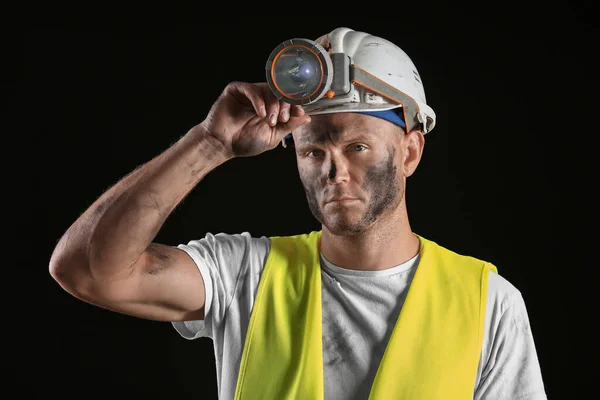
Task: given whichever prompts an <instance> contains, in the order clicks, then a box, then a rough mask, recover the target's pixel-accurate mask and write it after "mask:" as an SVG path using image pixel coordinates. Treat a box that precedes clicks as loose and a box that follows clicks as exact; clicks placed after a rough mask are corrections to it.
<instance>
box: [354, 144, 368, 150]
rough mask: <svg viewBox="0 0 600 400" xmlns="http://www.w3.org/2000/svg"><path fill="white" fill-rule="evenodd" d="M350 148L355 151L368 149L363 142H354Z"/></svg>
mask: <svg viewBox="0 0 600 400" xmlns="http://www.w3.org/2000/svg"><path fill="white" fill-rule="evenodd" d="M350 148H351V149H352V150H354V151H363V150H365V149H366V147H365V146H364V145H362V144H354V145H352V146H351V147H350Z"/></svg>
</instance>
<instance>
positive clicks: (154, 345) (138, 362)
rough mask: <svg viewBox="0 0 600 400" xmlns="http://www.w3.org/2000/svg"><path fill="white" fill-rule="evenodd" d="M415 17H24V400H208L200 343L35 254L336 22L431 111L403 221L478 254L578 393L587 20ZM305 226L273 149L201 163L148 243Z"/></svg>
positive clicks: (586, 292) (585, 262)
mask: <svg viewBox="0 0 600 400" xmlns="http://www.w3.org/2000/svg"><path fill="white" fill-rule="evenodd" d="M423 8H424V10H423V15H419V14H411V15H403V16H402V18H393V16H390V15H384V14H385V13H384V12H383V11H385V8H384V7H382V9H381V10H380V11H382V12H381V13H380V15H379V17H365V16H361V15H360V13H357V14H355V15H354V16H351V17H349V16H340V15H335V13H327V15H326V16H325V15H323V16H319V17H316V16H315V17H309V16H298V17H290V16H289V15H288V16H287V17H285V18H284V17H262V18H258V17H245V16H241V15H238V16H235V17H229V18H225V17H223V18H214V19H213V18H210V17H205V18H201V19H200V18H199V19H198V21H196V22H194V23H163V24H150V23H148V24H144V23H140V24H132V23H121V24H117V25H110V26H109V25H101V24H93V25H85V24H81V25H78V26H69V27H66V26H61V25H60V24H56V25H52V24H46V25H43V26H40V25H35V24H32V25H27V26H26V27H27V28H28V29H25V31H24V35H23V38H24V41H23V49H24V52H23V56H24V58H23V60H24V64H23V70H22V72H23V73H22V75H18V77H19V78H22V79H19V80H18V84H19V85H18V88H19V98H20V99H21V100H23V104H24V105H25V112H24V116H23V117H22V120H21V121H20V124H19V128H20V129H18V130H16V131H15V135H14V136H18V137H17V139H18V143H19V144H18V147H17V149H18V151H19V152H22V156H21V157H20V162H18V163H16V164H12V167H9V169H8V171H7V172H8V174H11V175H15V174H16V175H17V176H18V177H21V178H17V183H16V185H15V186H13V188H15V190H16V191H17V192H18V194H19V195H18V196H11V198H12V199H13V200H14V199H16V200H17V205H16V207H15V208H14V209H13V210H14V212H13V211H9V213H10V214H12V215H10V216H9V217H13V218H16V219H17V222H18V224H17V228H16V229H15V230H14V231H11V232H10V236H11V237H10V238H9V243H10V246H11V248H10V253H11V254H16V255H17V259H16V260H15V262H12V263H10V265H8V266H7V267H6V268H7V269H9V270H11V271H12V272H15V271H16V272H17V273H18V274H17V276H18V277H19V278H18V279H17V280H15V281H12V280H8V281H7V282H5V285H6V287H7V290H5V291H4V292H5V293H9V294H10V296H9V300H8V301H7V302H6V309H8V310H9V313H8V314H6V319H5V334H7V335H8V340H5V341H4V342H5V345H6V355H7V357H5V358H4V360H5V361H4V366H3V368H5V370H6V371H7V372H8V374H5V376H8V381H7V382H8V383H9V387H10V386H13V385H14V386H16V389H17V393H20V394H19V395H18V396H16V397H14V398H34V397H35V398H37V397H40V398H41V397H42V396H43V397H46V396H54V395H56V396H60V398H63V399H64V398H104V397H116V398H142V397H143V398H165V397H166V398H178V397H181V396H186V397H187V398H202V399H211V398H216V395H215V393H216V374H215V368H214V356H213V353H212V342H211V341H210V340H209V339H200V340H196V341H186V340H185V339H183V338H181V337H180V336H179V335H178V334H177V333H176V332H175V331H174V329H173V328H172V327H171V325H170V324H169V323H162V322H153V321H146V320H142V319H136V318H132V317H128V316H124V315H121V314H117V313H113V312H110V311H107V310H104V309H101V308H97V307H94V306H91V305H88V304H86V303H83V302H81V301H79V300H77V299H75V298H74V297H71V296H70V295H69V294H67V293H66V292H64V291H63V290H62V289H61V288H60V287H59V286H58V284H56V282H54V281H53V280H52V278H51V277H50V275H49V274H48V261H49V258H50V254H51V252H52V250H53V248H54V246H55V244H56V242H57V240H58V239H59V238H60V236H61V235H62V234H63V232H64V231H65V230H66V229H67V228H68V227H69V225H70V224H71V223H72V222H73V221H74V220H75V219H76V218H77V217H78V216H79V215H80V214H81V213H82V212H83V211H84V210H85V208H86V207H87V206H89V205H90V204H91V202H93V201H94V200H95V199H96V198H97V197H98V196H99V195H100V194H101V193H102V192H103V191H104V190H105V189H107V188H108V187H109V186H110V185H112V184H114V183H115V182H116V181H117V180H118V179H119V178H121V177H122V176H123V175H125V174H126V173H128V172H130V171H131V170H132V169H133V168H135V167H136V166H138V165H140V164H142V163H144V162H146V161H148V160H149V159H150V158H152V157H153V156H155V155H156V154H158V153H159V152H161V151H163V150H165V149H166V148H167V147H168V146H169V145H170V144H172V143H174V142H175V141H176V140H177V139H178V138H179V137H180V136H181V135H183V134H184V133H185V132H186V131H187V130H188V129H189V128H191V127H192V126H193V125H195V124H197V123H199V122H200V121H202V119H203V118H204V116H205V115H206V113H207V111H208V109H209V107H210V106H211V104H212V102H213V101H214V100H215V99H216V98H217V96H218V95H219V94H220V92H221V90H222V89H223V87H224V86H225V85H226V84H227V83H228V82H230V81H232V80H241V81H262V80H264V65H265V61H266V59H267V57H268V55H269V53H270V51H271V50H272V49H273V48H274V47H276V46H277V45H278V44H279V43H280V42H282V41H283V40H285V39H288V38H293V37H305V38H310V39H315V38H317V37H319V36H320V35H322V34H323V33H327V32H329V31H330V30H332V29H333V28H335V27H338V26H347V27H350V28H353V29H355V30H363V31H366V32H369V33H372V34H375V35H378V36H382V37H385V38H387V39H390V40H392V41H393V42H395V43H396V44H398V45H399V46H400V47H401V48H403V49H404V50H405V51H406V52H407V53H408V54H409V56H410V57H411V58H412V60H413V61H414V62H415V64H416V66H417V68H418V69H419V72H420V75H421V77H422V79H423V82H424V85H425V90H426V94H427V100H428V103H429V104H430V105H431V106H432V107H433V109H434V110H435V111H436V114H437V126H436V128H435V129H434V130H433V131H432V132H431V133H430V134H428V135H427V136H426V146H425V151H424V154H423V158H422V161H421V164H420V166H419V168H418V169H417V172H416V173H415V174H414V175H413V176H412V177H411V178H409V180H408V184H407V185H408V186H407V204H408V210H409V216H410V220H411V224H412V227H413V230H414V231H415V232H417V233H419V234H421V235H423V236H424V237H427V238H429V239H431V240H434V241H437V242H438V243H440V244H443V245H444V246H446V247H449V248H451V249H453V250H455V251H457V252H460V253H465V254H469V255H472V256H475V257H478V258H482V259H485V260H488V261H491V262H493V263H494V264H495V265H496V266H497V267H498V270H499V273H500V274H501V275H503V276H504V277H505V278H506V279H508V280H509V281H510V282H511V283H513V284H514V285H515V286H516V287H517V288H518V289H519V290H520V291H521V292H522V294H523V297H524V299H525V302H526V305H527V308H528V312H529V315H530V320H531V326H532V330H533V334H534V338H535V343H536V346H537V350H538V355H539V359H540V363H541V366H542V374H543V377H544V381H545V385H546V389H547V394H548V397H549V398H551V399H575V398H577V399H587V398H590V396H591V392H589V393H586V391H585V390H586V389H585V386H586V385H587V384H590V383H591V381H590V378H588V377H586V375H585V370H586V368H581V367H582V364H583V363H584V362H585V361H586V360H587V357H589V356H590V354H591V349H590V347H591V345H592V344H593V342H594V341H595V339H594V338H595V336H596V335H595V333H594V331H593V329H594V328H593V326H594V325H593V322H594V319H595V317H594V316H593V315H594V314H593V311H588V310H586V308H587V307H589V306H590V304H592V294H593V284H594V280H593V279H594V275H593V269H594V268H595V267H596V266H597V262H595V260H594V259H593V258H589V257H587V255H586V250H587V249H589V248H584V242H585V241H584V238H586V237H587V238H590V237H591V238H593V236H592V234H593V231H594V227H595V225H594V224H593V223H592V222H591V215H590V214H589V213H588V211H587V210H589V209H591V207H590V208H589V209H588V208H587V207H588V206H590V205H592V203H593V201H592V200H591V198H592V197H591V196H592V193H593V190H592V189H593V188H594V186H595V185H596V183H597V180H596V179H595V178H587V179H585V180H584V178H583V176H584V174H585V173H587V172H589V171H591V170H592V165H593V164H594V155H593V146H594V143H595V141H594V136H595V134H596V130H597V129H596V127H595V117H596V116H595V115H594V114H593V112H591V113H590V112H589V111H587V108H586V107H589V106H590V105H591V104H592V103H591V102H594V101H596V99H595V97H596V96H593V95H592V93H593V91H592V85H593V84H595V80H596V78H595V75H594V74H596V73H597V70H596V69H594V68H593V67H592V63H591V58H592V56H593V53H594V52H595V51H597V49H595V48H594V46H596V45H597V42H596V39H594V35H595V34H596V33H597V31H596V29H595V27H593V26H592V22H591V21H592V18H591V16H590V14H589V13H588V10H587V9H586V8H578V7H576V6H573V5H566V4H565V5H561V6H553V8H549V7H548V8H546V9H536V10H532V11H526V10H524V9H518V8H515V9H510V10H508V9H504V10H489V11H486V12H483V9H482V10H481V11H479V12H474V11H473V12H470V13H469V12H465V11H462V10H459V9H455V8H450V7H448V9H444V10H443V12H439V13H438V14H437V15H436V16H431V15H430V14H427V13H426V11H427V10H425V9H426V8H427V5H426V4H424V5H423ZM439 11H442V10H439ZM394 13H395V14H396V15H400V14H401V12H399V11H397V12H396V11H395V12H394ZM138 22H139V21H138ZM594 22H595V21H594ZM24 127H25V128H26V129H23V128H24ZM11 149H14V148H13V147H10V148H6V149H5V151H6V153H7V154H6V158H8V157H9V156H11V154H9V153H11V152H12V151H13V150H11ZM318 228H319V226H318V225H317V224H316V222H315V221H314V219H313V217H312V215H311V214H310V212H309V210H308V207H307V205H306V199H305V197H304V192H303V189H302V187H301V185H300V181H299V179H298V175H297V170H296V165H295V158H294V154H293V153H292V152H291V151H290V150H289V149H283V148H281V147H278V148H276V149H275V150H273V151H271V152H268V153H265V154H262V155H260V156H258V157H253V158H244V159H235V160H232V161H230V162H228V163H226V164H224V165H222V166H221V167H219V168H218V169H216V170H214V171H213V172H211V173H210V174H209V175H208V176H207V177H206V178H205V179H204V181H203V182H201V183H200V185H199V186H197V187H196V188H195V189H194V190H193V191H192V193H191V194H190V195H189V196H188V197H187V198H186V199H185V201H184V202H183V203H182V204H181V205H180V206H179V207H178V208H177V209H176V210H175V211H174V212H173V214H172V215H171V216H170V217H169V219H168V220H167V222H166V224H165V225H164V227H163V229H162V230H161V231H160V233H159V234H158V236H157V238H156V241H158V242H162V243H165V244H179V243H185V242H187V241H189V240H191V239H197V238H201V237H203V236H204V235H205V233H206V232H212V233H216V232H228V233H236V232H242V231H249V232H251V233H252V234H253V235H257V236H258V235H267V236H269V235H286V234H296V233H301V232H307V231H310V230H313V229H318ZM590 229H591V232H592V233H588V231H589V230H590ZM588 285H589V286H588ZM13 314H15V315H13ZM594 365H595V364H593V363H592V364H591V365H590V368H592V369H593V368H595V367H594ZM578 370H581V372H576V371H578Z"/></svg>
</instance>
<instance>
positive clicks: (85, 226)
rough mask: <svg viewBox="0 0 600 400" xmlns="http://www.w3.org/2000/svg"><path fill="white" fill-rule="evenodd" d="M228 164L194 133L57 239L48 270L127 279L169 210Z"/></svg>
mask: <svg viewBox="0 0 600 400" xmlns="http://www.w3.org/2000/svg"><path fill="white" fill-rule="evenodd" d="M227 159H228V157H226V156H225V155H224V151H223V150H222V147H221V146H220V144H219V143H218V142H216V141H214V140H211V139H210V138H209V137H207V136H206V135H203V133H202V132H201V131H200V128H199V127H196V128H193V129H192V130H190V131H189V132H188V133H187V134H186V135H185V136H183V137H182V138H181V139H180V140H179V141H177V142H176V143H175V144H173V145H172V146H171V147H169V148H168V149H167V150H166V151H164V152H163V153H162V154H160V155H158V156H157V157H155V158H154V159H152V160H150V161H149V162H147V163H146V164H143V165H142V166H140V167H138V168H137V169H136V170H135V171H133V172H132V173H130V174H129V175H128V176H126V177H125V178H123V179H121V180H120V181H119V182H117V183H116V184H115V185H114V186H113V187H111V188H110V189H109V190H107V191H106V192H105V193H103V194H102V195H101V196H100V197H99V198H98V199H97V200H96V201H95V202H94V203H93V204H92V205H91V206H90V207H89V208H88V209H87V210H86V211H85V212H84V213H83V214H82V215H81V216H80V217H79V218H78V219H77V220H76V221H75V222H74V223H73V225H72V226H71V227H70V228H69V229H68V230H67V232H66V233H65V234H64V236H63V237H62V238H61V240H60V241H59V243H58V245H57V246H56V249H55V251H54V253H53V255H52V259H51V269H53V268H54V269H59V268H67V266H70V265H72V264H78V265H81V264H82V263H85V264H86V266H87V268H88V270H89V272H90V273H91V275H92V277H94V278H98V279H104V278H110V277H115V276H119V275H121V274H126V273H127V271H128V269H129V268H130V267H131V266H133V265H134V263H135V262H136V260H137V259H138V258H139V257H140V255H141V254H142V253H143V252H144V250H145V249H146V248H147V247H148V245H149V244H150V243H151V242H152V240H153V239H154V237H155V236H156V234H157V233H158V231H159V229H160V228H161V226H162V225H163V223H164V222H165V220H166V219H167V217H168V216H169V214H170V213H171V212H172V211H173V209H174V208H175V207H176V206H177V205H178V204H179V203H180V202H181V201H182V200H183V198H185V196H186V195H187V194H188V193H189V192H190V191H191V190H192V189H193V187H194V186H195V185H196V184H197V183H198V182H199V181H200V180H201V179H202V178H203V177H204V176H206V174H207V173H209V172H210V171H211V170H213V169H214V168H216V167H217V166H218V165H220V164H222V163H223V162H225V161H227ZM74 260H76V261H74Z"/></svg>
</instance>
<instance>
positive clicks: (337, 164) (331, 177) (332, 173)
mask: <svg viewBox="0 0 600 400" xmlns="http://www.w3.org/2000/svg"><path fill="white" fill-rule="evenodd" d="M326 168H327V183H329V184H333V185H335V184H339V183H342V182H347V181H348V180H349V178H350V174H349V173H348V164H347V163H346V162H344V161H343V160H341V159H339V158H338V159H334V158H331V159H330V160H329V162H328V163H326Z"/></svg>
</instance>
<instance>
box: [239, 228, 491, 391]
mask: <svg viewBox="0 0 600 400" xmlns="http://www.w3.org/2000/svg"><path fill="white" fill-rule="evenodd" d="M320 237H321V231H313V232H311V233H309V234H302V235H296V236H275V237H272V238H271V249H270V251H269V255H268V257H267V261H266V264H265V267H264V270H263V274H262V277H261V279H260V282H259V285H258V291H257V294H256V298H255V301H254V307H253V309H252V315H251V317H250V322H249V325H248V332H247V334H246V342H245V345H244V350H243V353H242V359H241V364H240V370H239V375H238V381H237V388H236V394H235V399H237V400H292V399H293V400H313V399H314V400H322V399H323V396H324V394H323V350H322V319H321V315H322V314H321V264H320V256H319V254H320V251H319V249H320ZM419 239H420V241H421V249H420V254H421V259H420V262H419V265H418V267H417V271H416V272H415V276H414V278H413V281H412V283H411V285H410V287H409V290H408V294H407V297H406V300H405V303H404V306H403V307H402V310H401V312H400V315H399V316H398V319H397V321H396V325H395V328H394V330H393V332H392V334H391V337H390V339H389V342H388V344H387V348H386V350H385V352H384V354H383V358H382V360H381V362H380V365H379V369H378V371H377V374H376V376H375V380H374V382H373V386H372V388H371V393H370V397H369V398H370V399H373V400H390V399H402V400H467V399H472V398H473V389H474V385H475V378H476V374H477V365H478V362H479V357H480V354H481V347H482V343H483V335H484V324H485V310H486V299H487V281H488V275H489V271H490V270H493V271H494V272H496V273H497V272H498V270H497V268H496V267H495V266H494V265H492V264H490V263H488V262H485V261H481V260H478V259H476V258H473V257H469V256H463V255H459V254H456V253H454V252H452V251H450V250H448V249H445V248H444V247H442V246H440V245H438V244H437V243H435V242H433V241H429V240H427V239H424V238H423V237H421V236H419Z"/></svg>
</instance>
